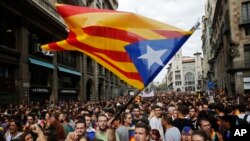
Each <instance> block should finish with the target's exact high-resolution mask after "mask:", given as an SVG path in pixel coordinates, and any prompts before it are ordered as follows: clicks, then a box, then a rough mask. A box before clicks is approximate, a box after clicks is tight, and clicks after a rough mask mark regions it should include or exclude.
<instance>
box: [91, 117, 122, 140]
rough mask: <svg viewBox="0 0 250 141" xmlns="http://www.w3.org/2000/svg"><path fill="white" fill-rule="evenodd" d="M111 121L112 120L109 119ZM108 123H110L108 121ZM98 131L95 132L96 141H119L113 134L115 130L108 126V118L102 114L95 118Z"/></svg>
mask: <svg viewBox="0 0 250 141" xmlns="http://www.w3.org/2000/svg"><path fill="white" fill-rule="evenodd" d="M111 120H112V119H111ZM109 122H110V121H109ZM97 124H98V130H97V131H96V136H95V137H96V139H99V140H103V141H108V140H115V141H119V137H118V135H117V134H116V133H115V129H114V128H112V127H111V125H110V127H109V126H108V117H107V116H106V115H104V114H100V115H99V116H98V118H97Z"/></svg>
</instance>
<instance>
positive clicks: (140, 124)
mask: <svg viewBox="0 0 250 141" xmlns="http://www.w3.org/2000/svg"><path fill="white" fill-rule="evenodd" d="M136 128H143V129H145V130H146V134H147V135H150V130H151V128H150V126H149V125H147V124H145V123H142V122H140V123H137V124H136V125H135V129H136Z"/></svg>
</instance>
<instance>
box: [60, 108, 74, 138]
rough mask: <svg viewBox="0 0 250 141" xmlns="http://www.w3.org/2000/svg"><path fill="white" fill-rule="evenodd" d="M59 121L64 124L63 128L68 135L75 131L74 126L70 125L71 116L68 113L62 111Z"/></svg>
mask: <svg viewBox="0 0 250 141" xmlns="http://www.w3.org/2000/svg"><path fill="white" fill-rule="evenodd" d="M59 121H60V122H61V123H62V125H63V129H64V132H65V135H66V136H67V135H68V134H69V132H72V131H74V129H73V127H71V126H70V125H69V116H68V115H67V114H64V113H61V114H60V115H59Z"/></svg>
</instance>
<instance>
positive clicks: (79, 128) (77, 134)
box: [65, 120, 87, 141]
mask: <svg viewBox="0 0 250 141" xmlns="http://www.w3.org/2000/svg"><path fill="white" fill-rule="evenodd" d="M80 140H87V138H86V124H85V121H83V120H79V121H77V122H76V125H75V131H74V132H70V133H69V134H68V136H67V138H66V140H65V141H80Z"/></svg>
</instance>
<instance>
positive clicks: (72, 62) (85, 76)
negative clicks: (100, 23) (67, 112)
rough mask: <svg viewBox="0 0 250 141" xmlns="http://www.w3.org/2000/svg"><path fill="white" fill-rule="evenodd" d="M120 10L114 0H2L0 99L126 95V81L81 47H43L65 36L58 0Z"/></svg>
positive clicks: (0, 5)
mask: <svg viewBox="0 0 250 141" xmlns="http://www.w3.org/2000/svg"><path fill="white" fill-rule="evenodd" d="M56 2H58V3H65V4H71V5H79V6H88V7H95V8H101V9H116V8H117V7H118V3H117V1H116V0H105V1H104V0H73V1H71V0H22V1H18V0H13V1H1V2H0V17H1V20H0V99H1V102H0V104H8V103H27V102H30V101H41V102H43V101H45V100H50V101H58V100H76V99H83V100H91V99H93V100H98V99H102V98H111V97H115V96H117V95H120V94H123V93H124V90H125V89H126V87H127V85H126V84H125V83H124V82H123V81H121V80H120V79H119V78H118V77H116V76H115V75H114V74H112V73H111V72H110V71H108V70H106V69H105V68H103V67H102V66H101V65H99V64H97V63H96V62H95V61H93V60H92V59H91V58H89V57H87V56H86V55H84V54H82V53H79V52H72V51H71V52H69V51H65V52H42V51H41V49H40V46H41V44H46V43H49V42H55V41H59V40H63V39H65V38H66V37H67V34H68V32H67V30H66V26H65V24H64V23H63V21H62V20H61V18H60V16H59V15H58V14H57V12H56V10H55V7H54V4H55V3H56Z"/></svg>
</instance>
